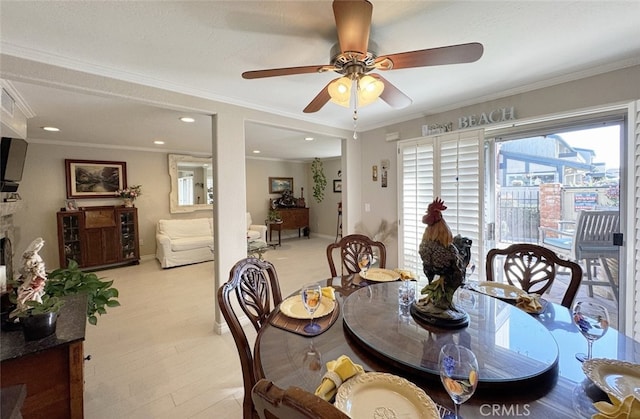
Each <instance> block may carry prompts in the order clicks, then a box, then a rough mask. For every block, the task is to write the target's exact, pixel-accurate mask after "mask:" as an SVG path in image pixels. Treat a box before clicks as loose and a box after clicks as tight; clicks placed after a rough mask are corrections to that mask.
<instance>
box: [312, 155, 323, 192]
mask: <svg viewBox="0 0 640 419" xmlns="http://www.w3.org/2000/svg"><path fill="white" fill-rule="evenodd" d="M311 173H312V175H313V197H314V198H315V200H316V202H317V203H320V202H322V200H323V199H324V190H325V189H326V187H327V177H326V176H325V175H324V170H323V168H322V161H321V160H320V159H319V158H317V157H316V158H315V159H313V162H312V163H311Z"/></svg>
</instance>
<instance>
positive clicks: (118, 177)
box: [64, 159, 127, 199]
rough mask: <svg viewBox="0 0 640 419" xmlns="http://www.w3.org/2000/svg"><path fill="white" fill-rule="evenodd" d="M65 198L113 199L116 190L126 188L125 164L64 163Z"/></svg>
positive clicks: (99, 162) (95, 162) (81, 161)
mask: <svg viewBox="0 0 640 419" xmlns="http://www.w3.org/2000/svg"><path fill="white" fill-rule="evenodd" d="M64 163H65V168H66V178H67V198H69V199H72V198H82V199H86V198H115V193H116V191H117V190H118V189H125V188H126V187H127V163H126V162H123V161H100V160H69V159H66V160H65V161H64Z"/></svg>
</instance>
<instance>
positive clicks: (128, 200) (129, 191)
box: [116, 185, 142, 208]
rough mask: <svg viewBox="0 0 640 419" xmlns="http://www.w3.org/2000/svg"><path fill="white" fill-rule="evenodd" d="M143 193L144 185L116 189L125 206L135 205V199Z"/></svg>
mask: <svg viewBox="0 0 640 419" xmlns="http://www.w3.org/2000/svg"><path fill="white" fill-rule="evenodd" d="M140 195H142V185H134V186H129V187H128V188H126V189H119V190H117V191H116V196H118V197H120V198H122V199H123V200H124V206H125V207H129V208H130V207H133V201H135V200H136V198H138V197H139V196H140Z"/></svg>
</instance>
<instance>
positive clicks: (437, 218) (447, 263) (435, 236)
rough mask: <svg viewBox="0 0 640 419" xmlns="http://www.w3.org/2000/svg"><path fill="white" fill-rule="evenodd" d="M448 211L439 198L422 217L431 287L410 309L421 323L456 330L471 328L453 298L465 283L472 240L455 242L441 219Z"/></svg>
mask: <svg viewBox="0 0 640 419" xmlns="http://www.w3.org/2000/svg"><path fill="white" fill-rule="evenodd" d="M446 209H447V207H446V206H445V205H444V202H443V201H442V200H441V199H439V198H436V199H435V200H434V201H433V202H432V203H431V204H429V207H428V208H427V213H426V214H425V215H424V216H423V217H422V222H423V223H424V224H426V225H427V227H426V228H425V230H424V234H423V235H422V242H420V249H419V253H420V258H421V259H422V268H423V270H424V274H425V275H426V276H427V279H428V280H429V284H428V285H427V286H425V287H424V288H423V289H422V290H421V294H422V295H423V297H422V298H420V299H419V300H418V301H416V302H415V303H414V304H413V305H412V306H411V314H412V315H413V317H414V318H415V319H416V320H418V321H421V322H425V323H428V324H430V325H433V326H436V327H443V328H449V329H454V328H461V327H466V326H467V325H469V315H468V314H467V313H466V312H465V311H464V310H462V309H461V308H459V307H456V305H455V304H454V303H453V294H454V293H455V291H456V290H457V289H458V287H460V285H462V283H463V282H464V279H465V275H466V266H467V265H468V263H469V259H470V255H471V253H470V249H471V240H469V239H467V238H463V237H460V236H459V235H458V236H456V237H455V239H454V237H453V235H452V234H451V229H450V228H449V226H448V225H447V223H446V222H445V220H444V218H443V217H442V212H443V211H444V210H446ZM436 277H437V278H436Z"/></svg>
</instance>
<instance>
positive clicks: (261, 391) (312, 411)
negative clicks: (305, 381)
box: [251, 379, 349, 419]
mask: <svg viewBox="0 0 640 419" xmlns="http://www.w3.org/2000/svg"><path fill="white" fill-rule="evenodd" d="M251 395H252V396H251V397H252V398H253V404H254V405H255V407H256V410H257V411H258V416H259V417H260V419H285V418H286V419H290V418H307V419H348V418H349V416H348V415H347V414H345V413H343V412H342V411H341V410H340V409H338V408H337V407H335V406H334V405H332V404H331V403H329V402H328V401H326V400H324V399H322V398H320V397H318V396H316V395H315V394H312V393H309V392H308V391H305V390H303V389H301V388H298V387H289V388H288V389H286V390H283V389H281V388H280V387H278V386H276V385H275V384H273V383H272V382H271V381H269V380H266V379H261V380H260V381H258V382H257V383H256V385H255V386H254V387H253V390H252V392H251Z"/></svg>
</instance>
